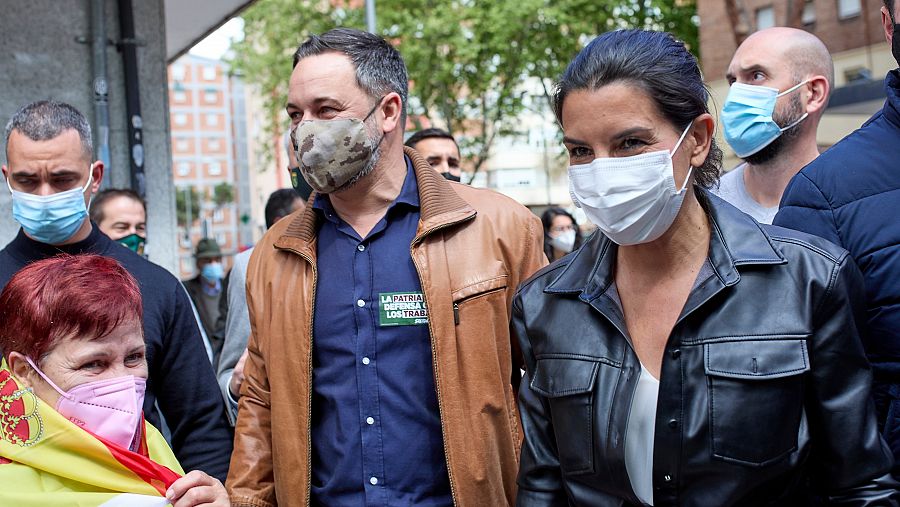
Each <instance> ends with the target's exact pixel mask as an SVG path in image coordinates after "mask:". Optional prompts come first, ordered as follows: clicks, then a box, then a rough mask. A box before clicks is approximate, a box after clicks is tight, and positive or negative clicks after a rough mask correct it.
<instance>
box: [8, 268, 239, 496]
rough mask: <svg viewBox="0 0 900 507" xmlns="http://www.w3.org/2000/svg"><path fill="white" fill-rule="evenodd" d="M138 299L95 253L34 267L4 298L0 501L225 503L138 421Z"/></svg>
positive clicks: (127, 278) (212, 483)
mask: <svg viewBox="0 0 900 507" xmlns="http://www.w3.org/2000/svg"><path fill="white" fill-rule="evenodd" d="M142 308H143V305H142V302H141V293H140V290H139V289H138V285H137V282H136V280H135V279H134V278H133V277H132V276H131V275H130V274H129V273H128V271H126V270H125V268H123V267H122V265H121V264H119V263H118V262H116V261H115V260H113V259H110V258H108V257H102V256H99V255H76V256H69V255H64V254H63V255H59V256H57V257H52V258H49V259H44V260H40V261H36V262H33V263H31V264H29V265H28V266H26V267H25V268H23V269H22V270H21V271H19V272H18V273H16V274H15V276H13V277H12V279H11V280H10V281H9V283H8V284H6V287H5V288H4V289H3V292H2V293H0V349H2V350H3V351H4V353H3V361H2V364H0V484H3V487H2V488H0V504H2V505H8V506H16V507H68V506H70V505H79V506H82V507H88V506H93V505H96V506H101V505H162V504H161V503H160V502H159V501H158V500H155V499H160V497H163V496H165V497H166V498H167V499H168V500H169V501H170V502H171V503H172V504H174V505H175V506H176V507H182V506H183V507H190V506H200V505H203V506H208V507H214V506H227V505H229V502H228V496H227V493H226V492H225V488H224V487H223V486H222V483H221V482H219V481H218V480H216V479H214V478H212V477H210V476H209V475H207V474H205V473H203V472H200V471H194V472H191V473H190V474H188V475H186V476H185V475H184V471H183V470H182V468H181V466H180V465H179V463H178V461H177V460H176V458H175V456H174V455H173V454H172V450H171V449H170V448H169V446H168V444H167V443H166V441H165V439H163V437H162V435H161V434H160V433H159V432H158V431H157V430H156V428H154V427H153V426H152V425H151V424H150V423H148V422H146V421H145V420H144V417H143V414H142V406H143V400H144V394H145V391H146V382H147V374H148V365H147V358H146V346H145V345H144V331H143V325H142V324H143V323H142V313H143V312H142Z"/></svg>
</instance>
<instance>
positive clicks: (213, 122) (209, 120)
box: [206, 113, 219, 127]
mask: <svg viewBox="0 0 900 507" xmlns="http://www.w3.org/2000/svg"><path fill="white" fill-rule="evenodd" d="M206 124H207V125H209V126H210V127H218V126H219V114H218V113H206Z"/></svg>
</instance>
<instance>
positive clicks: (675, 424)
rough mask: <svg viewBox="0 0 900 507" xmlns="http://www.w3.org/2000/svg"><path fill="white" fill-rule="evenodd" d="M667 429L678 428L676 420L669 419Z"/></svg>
mask: <svg viewBox="0 0 900 507" xmlns="http://www.w3.org/2000/svg"><path fill="white" fill-rule="evenodd" d="M669 427H670V428H677V427H678V420H677V419H671V420H669Z"/></svg>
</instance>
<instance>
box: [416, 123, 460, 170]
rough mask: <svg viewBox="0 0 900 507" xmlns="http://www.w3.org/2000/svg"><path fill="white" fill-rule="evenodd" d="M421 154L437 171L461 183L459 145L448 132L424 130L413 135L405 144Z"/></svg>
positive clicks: (434, 129) (432, 129)
mask: <svg viewBox="0 0 900 507" xmlns="http://www.w3.org/2000/svg"><path fill="white" fill-rule="evenodd" d="M404 144H405V145H406V146H409V147H410V148H412V149H414V150H416V151H418V152H419V155H422V158H424V159H425V161H426V162H428V165H430V166H431V167H432V168H433V169H434V170H435V171H437V172H439V173H441V176H443V177H444V178H446V179H448V180H450V181H456V182H458V181H460V179H461V178H462V172H461V170H460V167H459V164H460V160H461V157H460V156H459V145H458V144H456V139H454V138H453V136H452V135H450V133H449V132H447V131H446V130H441V129H436V128H430V129H423V130H420V131H418V132H416V133H415V134H413V135H411V136H410V137H409V139H407V140H406V143H404Z"/></svg>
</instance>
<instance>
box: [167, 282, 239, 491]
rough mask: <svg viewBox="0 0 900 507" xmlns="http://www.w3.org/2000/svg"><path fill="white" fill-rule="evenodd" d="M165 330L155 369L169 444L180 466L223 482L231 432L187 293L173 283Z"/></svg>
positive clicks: (229, 454) (229, 458)
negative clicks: (169, 431) (170, 434)
mask: <svg viewBox="0 0 900 507" xmlns="http://www.w3.org/2000/svg"><path fill="white" fill-rule="evenodd" d="M170 301H171V303H170V305H169V307H168V308H167V310H168V313H169V315H168V316H167V317H168V319H167V320H168V322H167V323H166V333H165V336H162V337H161V338H162V342H163V346H162V350H161V351H160V355H159V359H158V360H157V361H155V362H156V363H157V365H156V366H157V370H158V371H156V372H154V374H155V375H156V377H155V378H154V379H153V380H154V386H155V394H156V397H157V403H158V405H159V408H160V411H161V412H162V415H163V417H164V418H165V420H166V423H167V425H168V426H169V429H170V430H171V432H172V450H173V451H174V452H175V456H176V457H177V458H178V460H179V462H181V466H182V467H183V468H184V469H185V471H190V470H202V471H204V472H206V473H208V474H209V475H212V476H213V477H216V478H217V479H219V480H221V481H222V482H225V477H226V476H227V475H228V465H229V462H230V460H231V450H232V445H233V442H232V440H233V435H232V432H231V426H230V425H229V424H228V418H227V415H226V413H225V405H224V402H223V401H222V396H221V394H220V393H219V387H218V384H217V383H216V376H215V374H214V373H213V369H212V365H211V364H210V363H209V358H208V357H207V355H206V349H205V347H204V346H203V339H202V338H201V337H200V330H199V328H198V327H197V321H196V320H195V319H194V315H193V312H192V311H191V305H190V301H189V300H188V295H187V293H186V292H185V290H184V288H183V287H182V285H181V284H180V283H173V284H172V294H170Z"/></svg>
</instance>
